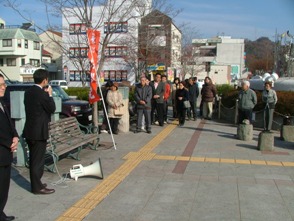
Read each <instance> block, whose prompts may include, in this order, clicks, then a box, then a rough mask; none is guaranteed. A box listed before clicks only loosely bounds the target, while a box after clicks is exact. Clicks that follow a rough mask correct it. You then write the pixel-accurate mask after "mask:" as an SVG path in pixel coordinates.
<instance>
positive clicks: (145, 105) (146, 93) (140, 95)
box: [135, 77, 152, 134]
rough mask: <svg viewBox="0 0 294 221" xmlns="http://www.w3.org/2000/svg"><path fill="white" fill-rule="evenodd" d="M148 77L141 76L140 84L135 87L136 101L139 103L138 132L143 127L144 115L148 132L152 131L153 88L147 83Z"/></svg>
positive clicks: (136, 131)
mask: <svg viewBox="0 0 294 221" xmlns="http://www.w3.org/2000/svg"><path fill="white" fill-rule="evenodd" d="M146 80H147V79H146V77H141V78H140V84H138V85H137V86H136V89H135V101H136V103H137V129H136V130H135V133H138V132H140V131H141V129H142V119H143V116H144V119H145V126H146V130H147V133H148V134H150V133H151V99H152V88H151V86H149V85H147V84H146Z"/></svg>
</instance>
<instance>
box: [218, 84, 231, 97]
mask: <svg viewBox="0 0 294 221" xmlns="http://www.w3.org/2000/svg"><path fill="white" fill-rule="evenodd" d="M216 90H217V93H218V94H219V95H222V96H223V95H227V94H228V93H230V92H231V91H234V87H233V86H232V85H229V84H220V85H216Z"/></svg>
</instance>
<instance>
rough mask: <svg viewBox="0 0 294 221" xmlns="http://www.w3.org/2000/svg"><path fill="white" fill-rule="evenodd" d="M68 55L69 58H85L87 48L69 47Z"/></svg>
mask: <svg viewBox="0 0 294 221" xmlns="http://www.w3.org/2000/svg"><path fill="white" fill-rule="evenodd" d="M69 57H70V58H87V57H88V48H87V47H81V48H70V49H69Z"/></svg>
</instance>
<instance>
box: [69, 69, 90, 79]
mask: <svg viewBox="0 0 294 221" xmlns="http://www.w3.org/2000/svg"><path fill="white" fill-rule="evenodd" d="M82 78H83V80H84V81H90V74H89V73H83V72H82V71H77V70H70V71H69V80H70V81H82Z"/></svg>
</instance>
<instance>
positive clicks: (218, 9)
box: [0, 0, 294, 40]
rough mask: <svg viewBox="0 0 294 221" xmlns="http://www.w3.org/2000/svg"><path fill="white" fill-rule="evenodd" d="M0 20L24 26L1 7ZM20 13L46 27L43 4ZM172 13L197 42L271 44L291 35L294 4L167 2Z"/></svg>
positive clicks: (285, 0) (33, 3)
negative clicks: (222, 38) (265, 40)
mask: <svg viewBox="0 0 294 221" xmlns="http://www.w3.org/2000/svg"><path fill="white" fill-rule="evenodd" d="M4 1H5V0H4ZM4 1H3V0H0V4H1V6H0V18H2V19H4V20H5V21H6V24H7V25H17V24H22V23H23V22H26V21H25V20H24V19H23V18H22V17H21V16H20V15H19V14H17V13H16V12H15V11H14V10H13V9H11V8H7V7H2V6H3V2H4ZM18 2H19V3H20V8H21V11H22V13H23V14H24V15H25V16H26V17H28V18H30V19H31V20H33V21H34V22H35V23H36V24H38V25H40V26H42V27H46V26H47V24H48V19H47V17H46V13H45V7H44V4H43V3H42V2H41V1H40V0H25V1H24V0H23V1H21V0H18ZM167 2H168V3H169V4H171V5H173V7H174V8H175V9H182V11H181V13H180V14H179V15H178V16H176V17H175V18H173V19H174V23H175V24H176V25H178V26H179V27H181V25H182V24H184V23H185V24H186V25H188V26H191V28H193V29H194V30H196V31H195V32H197V36H195V37H199V38H209V37H214V36H217V35H226V36H232V37H233V38H248V39H250V40H256V39H257V38H259V37H263V36H265V37H269V38H270V39H272V40H274V35H275V31H276V30H277V32H278V33H279V34H282V33H284V32H286V31H287V30H289V31H290V33H292V34H293V35H294V0H167ZM50 21H51V22H52V23H53V24H54V23H56V24H60V23H61V19H60V18H56V17H53V18H52V17H51V18H50Z"/></svg>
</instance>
